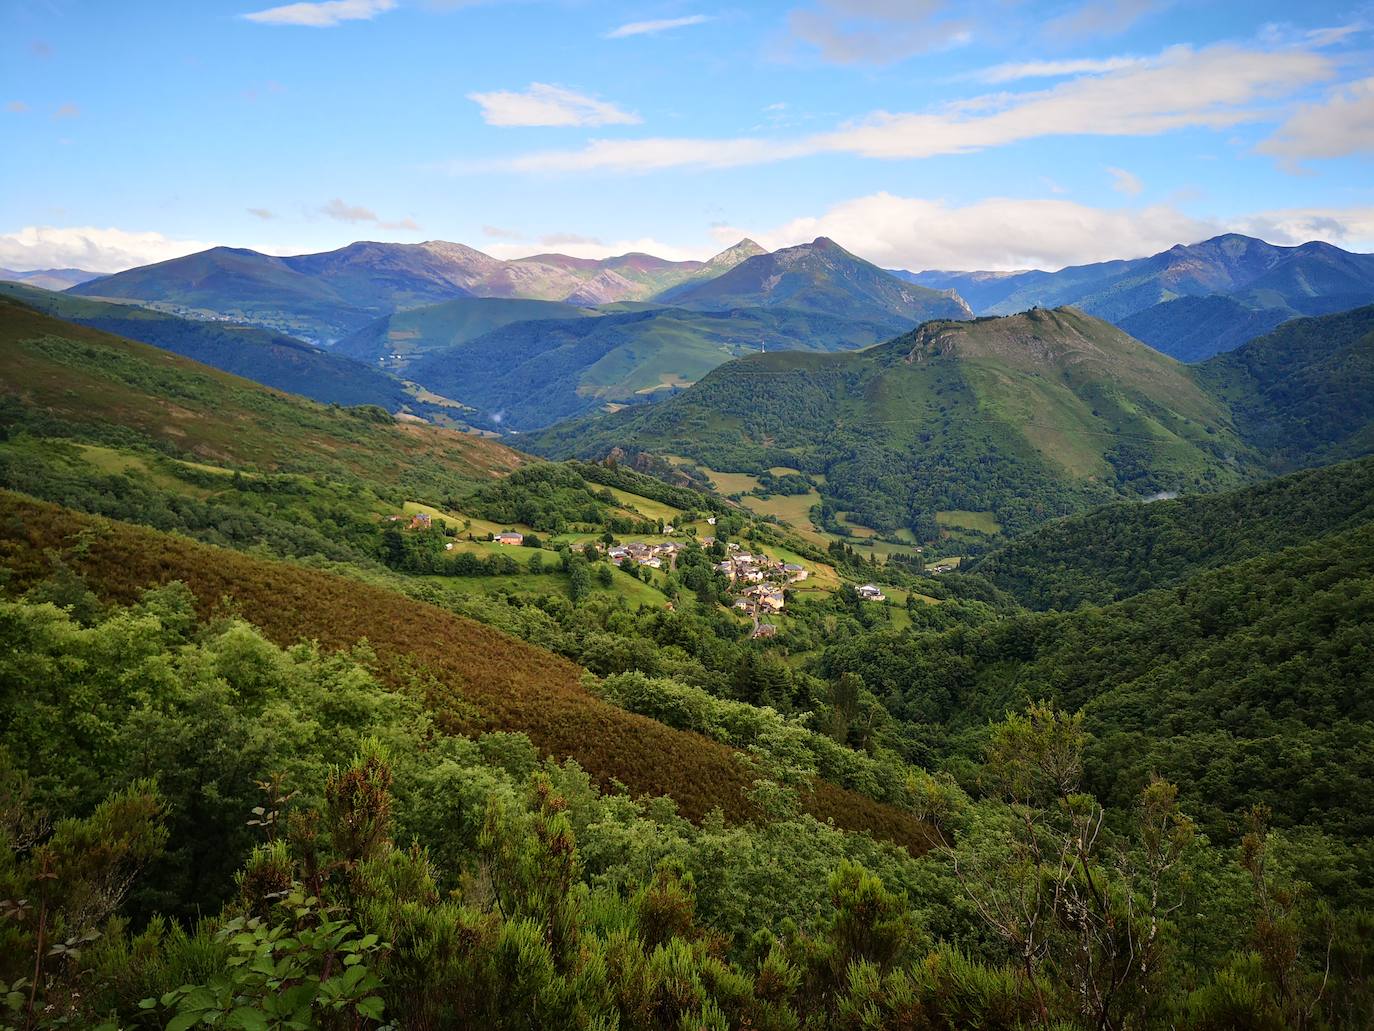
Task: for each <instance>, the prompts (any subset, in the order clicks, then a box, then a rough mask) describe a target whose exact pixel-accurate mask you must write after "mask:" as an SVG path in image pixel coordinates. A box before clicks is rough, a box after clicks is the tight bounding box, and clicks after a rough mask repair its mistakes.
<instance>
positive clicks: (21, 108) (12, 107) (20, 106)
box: [5, 100, 29, 115]
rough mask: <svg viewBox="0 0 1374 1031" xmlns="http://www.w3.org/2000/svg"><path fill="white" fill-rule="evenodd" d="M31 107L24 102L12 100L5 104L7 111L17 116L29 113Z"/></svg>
mask: <svg viewBox="0 0 1374 1031" xmlns="http://www.w3.org/2000/svg"><path fill="white" fill-rule="evenodd" d="M28 109H29V105H28V104H26V103H24V102H23V101H22V100H10V101H6V102H5V110H6V111H8V112H10V113H11V114H15V115H22V114H24V113H25V112H26V111H28Z"/></svg>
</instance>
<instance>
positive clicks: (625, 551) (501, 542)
mask: <svg viewBox="0 0 1374 1031" xmlns="http://www.w3.org/2000/svg"><path fill="white" fill-rule="evenodd" d="M389 518H390V521H392V522H404V523H406V528H407V529H410V530H428V529H430V528H431V527H432V526H433V523H432V521H431V517H430V515H429V514H428V513H425V512H419V513H415V514H413V515H409V516H401V515H393V516H390V517H389ZM707 522H708V523H710V524H712V525H714V523H715V520H714V519H709V520H707ZM705 528H710V527H705ZM662 531H663V537H664V538H666V539H653V540H626V541H614V540H612V539H611V538H610V535H609V534H606V535H605V536H604V537H603V538H602V539H601V540H595V539H592V538H590V535H588V536H587V537H584V538H582V546H584V547H588V548H594V549H595V550H596V551H598V552H600V553H601V554H603V555H605V556H606V558H607V559H608V560H609V561H610V562H612V563H614V564H615V565H617V566H621V567H625V566H637V567H645V568H648V569H654V570H665V571H671V570H673V569H675V568H676V566H677V559H678V557H679V556H680V555H681V554H682V553H683V552H684V551H686V550H687V548H688V547H689V546H690V542H691V541H692V540H694V541H695V543H696V544H697V545H699V546H700V547H702V548H704V549H707V550H708V551H711V550H712V549H715V546H716V542H717V538H716V537H714V536H709V535H708V536H701V537H697V536H695V530H694V529H689V530H688V531H687V533H688V534H690V535H691V537H689V538H684V537H681V536H679V535H680V533H681V530H680V529H679V528H677V527H674V526H673V525H672V524H665V525H664V526H663V527H662ZM469 536H470V535H469ZM485 539H486V540H488V541H489V542H490V543H491V544H494V545H497V546H498V547H499V546H506V547H516V548H518V547H522V546H524V545H525V543H526V538H525V534H523V533H522V532H520V531H518V530H513V529H502V530H499V531H497V530H492V531H490V532H489V533H488V534H487V536H486V538H485ZM453 547H454V544H452V543H448V544H446V545H445V549H446V550H452V549H453ZM721 551H723V552H724V557H722V558H719V559H718V561H716V562H715V563H714V568H715V570H716V571H717V572H718V573H720V574H721V575H722V576H724V577H725V579H726V581H727V583H728V594H729V596H730V599H731V604H732V607H733V609H734V610H735V611H736V612H738V613H740V614H741V615H744V616H747V617H749V618H750V619H751V620H752V622H753V629H752V636H753V637H755V638H770V637H774V636H776V635H777V633H778V626H777V624H776V623H774V622H772V621H771V617H776V616H777V615H779V614H781V613H783V612H784V611H785V610H786V608H787V603H788V589H789V588H793V587H796V585H798V584H802V583H804V582H805V581H807V580H808V579H810V578H811V575H812V573H811V570H809V569H807V567H806V566H804V565H802V564H801V563H799V562H788V561H784V560H782V559H779V558H776V557H774V556H772V555H768V554H766V553H764V552H763V551H761V550H757V549H749V548H747V547H746V546H745V545H742V544H740V543H737V542H735V541H729V542H728V543H726V544H724V547H723V548H722V549H717V550H716V551H715V554H716V555H720V553H721ZM936 571H937V572H942V571H943V570H942V569H940V570H936ZM855 593H856V594H857V595H858V597H859V599H860V600H861V601H865V602H873V603H878V604H881V603H883V602H886V601H887V596H886V595H885V594H884V593H883V590H882V589H881V588H880V587H879V586H877V585H876V584H872V583H866V584H861V585H858V586H856V587H855Z"/></svg>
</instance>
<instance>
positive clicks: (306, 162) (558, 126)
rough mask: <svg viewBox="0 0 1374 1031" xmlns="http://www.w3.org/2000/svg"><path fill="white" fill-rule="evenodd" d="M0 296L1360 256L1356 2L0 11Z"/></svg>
mask: <svg viewBox="0 0 1374 1031" xmlns="http://www.w3.org/2000/svg"><path fill="white" fill-rule="evenodd" d="M0 127H3V135H2V136H0V138H2V139H4V140H5V141H6V146H5V148H4V156H3V159H0V267H6V268H11V269H32V268H48V267H66V266H75V267H79V268H86V269H90V270H92V271H98V272H109V271H116V270H118V269H122V268H128V267H132V266H135V265H141V264H146V263H149V262H152V261H160V260H165V259H167V258H171V257H176V256H178V255H181V254H186V253H190V252H193V251H197V250H201V249H204V248H206V247H209V246H214V245H219V244H225V245H231V246H238V247H251V248H254V249H256V250H261V251H264V252H267V253H272V254H295V253H304V252H310V251H320V250H328V249H332V248H335V247H340V246H343V245H344V244H346V243H349V242H351V241H353V240H358V239H368V240H390V241H397V242H402V243H417V242H420V241H423V240H450V241H456V242H460V243H465V244H468V245H469V246H472V247H476V248H478V249H479V250H483V251H486V252H487V253H489V254H493V255H495V256H497V257H503V258H509V257H516V256H520V255H525V254H531V253H539V252H546V251H559V252H563V253H570V254H576V255H579V256H585V257H602V256H606V255H610V254H619V253H624V252H626V251H632V250H640V251H648V252H650V253H654V254H659V255H662V256H664V257H668V258H674V259H684V258H705V257H708V256H710V255H711V254H713V253H715V252H717V251H719V250H722V249H724V248H725V247H726V246H729V245H730V244H732V243H734V242H736V241H737V240H739V239H740V238H741V237H744V236H748V237H751V238H753V239H754V240H756V241H758V242H759V243H761V244H763V245H764V246H765V247H768V248H770V249H772V248H777V247H782V246H788V245H791V244H796V243H800V242H805V241H807V240H810V239H812V238H814V237H816V236H822V235H824V236H829V237H832V238H833V239H835V240H836V241H838V242H839V243H840V244H841V245H843V246H845V247H847V248H848V249H849V250H851V251H853V252H855V253H857V254H859V255H861V256H862V257H864V258H867V259H868V260H870V261H874V262H877V263H878V264H881V265H883V266H885V267H890V268H908V269H912V270H920V269H929V268H940V269H993V270H1002V269H1013V268H1030V267H1039V268H1059V267H1062V266H1064V265H1071V264H1082V263H1086V262H1092V261H1100V260H1104V259H1108V258H1118V257H1136V256H1140V255H1145V254H1151V253H1154V252H1157V251H1160V250H1163V249H1166V248H1168V247H1170V246H1172V245H1173V244H1176V243H1189V242H1195V241H1197V240H1201V239H1205V238H1207V237H1209V236H1213V235H1216V234H1217V233H1220V232H1227V231H1236V232H1244V233H1248V234H1251V235H1255V236H1259V237H1262V238H1264V239H1266V240H1269V241H1270V242H1273V243H1278V244H1294V243H1300V242H1304V241H1306V240H1309V239H1323V240H1327V241H1329V242H1331V243H1335V244H1337V245H1339V246H1342V247H1346V248H1348V249H1352V250H1363V251H1374V3H1369V2H1366V3H1330V2H1325V0H1309V2H1307V3H1304V4H1301V5H1298V4H1293V3H1291V2H1270V0H1248V2H1244V3H1222V2H1208V0H1193V2H1183V0H1174V2H1170V0H1097V2H1088V3H1084V2H1082V0H1046V2H1038V0H974V2H966V3H946V2H941V0H783V2H776V3H771V2H748V3H743V2H738V0H736V2H733V3H732V2H730V0H721V2H712V0H631V2H619V0H586V2H583V0H324V2H298V3H287V4H284V5H277V4H273V3H272V2H271V0H195V2H185V0H166V2H160V3H158V2H151V0H3V2H0Z"/></svg>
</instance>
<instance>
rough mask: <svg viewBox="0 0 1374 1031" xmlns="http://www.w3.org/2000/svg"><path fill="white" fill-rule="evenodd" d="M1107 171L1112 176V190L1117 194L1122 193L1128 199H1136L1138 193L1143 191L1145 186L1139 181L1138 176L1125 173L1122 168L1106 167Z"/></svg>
mask: <svg viewBox="0 0 1374 1031" xmlns="http://www.w3.org/2000/svg"><path fill="white" fill-rule="evenodd" d="M1107 171H1108V172H1110V173H1111V176H1112V189H1113V190H1115V191H1116V192H1117V193H1124V194H1126V196H1128V197H1138V196H1139V195H1140V191H1141V190H1143V189H1145V185H1144V184H1143V183H1142V182H1141V181H1140V178H1139V176H1136V175H1134V174H1133V173H1131V172H1128V171H1126V170H1125V169H1124V168H1113V167H1112V166H1111V165H1108V166H1107Z"/></svg>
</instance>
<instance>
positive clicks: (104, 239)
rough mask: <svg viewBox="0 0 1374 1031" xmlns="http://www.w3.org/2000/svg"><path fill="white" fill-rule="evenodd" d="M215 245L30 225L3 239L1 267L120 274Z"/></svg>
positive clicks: (151, 235)
mask: <svg viewBox="0 0 1374 1031" xmlns="http://www.w3.org/2000/svg"><path fill="white" fill-rule="evenodd" d="M213 246H214V244H209V243H203V242H201V241H199V240H174V239H171V238H169V237H166V236H163V235H162V234H161V233H136V232H129V231H128V230H125V229H115V228H113V227H111V228H107V229H99V228H97V227H95V226H74V227H70V228H61V229H59V228H56V227H54V226H26V227H24V228H23V229H20V230H18V231H17V232H13V233H4V234H0V266H4V267H5V268H12V269H19V270H21V271H22V270H27V269H40V268H83V269H87V270H89V271H91V272H119V271H122V270H123V269H126V268H133V267H135V266H137V265H149V264H152V263H153V262H155V261H166V260H167V259H169V258H179V257H181V256H182V255H183V254H194V253H195V252H196V251H203V250H205V249H206V248H207V247H213Z"/></svg>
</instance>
